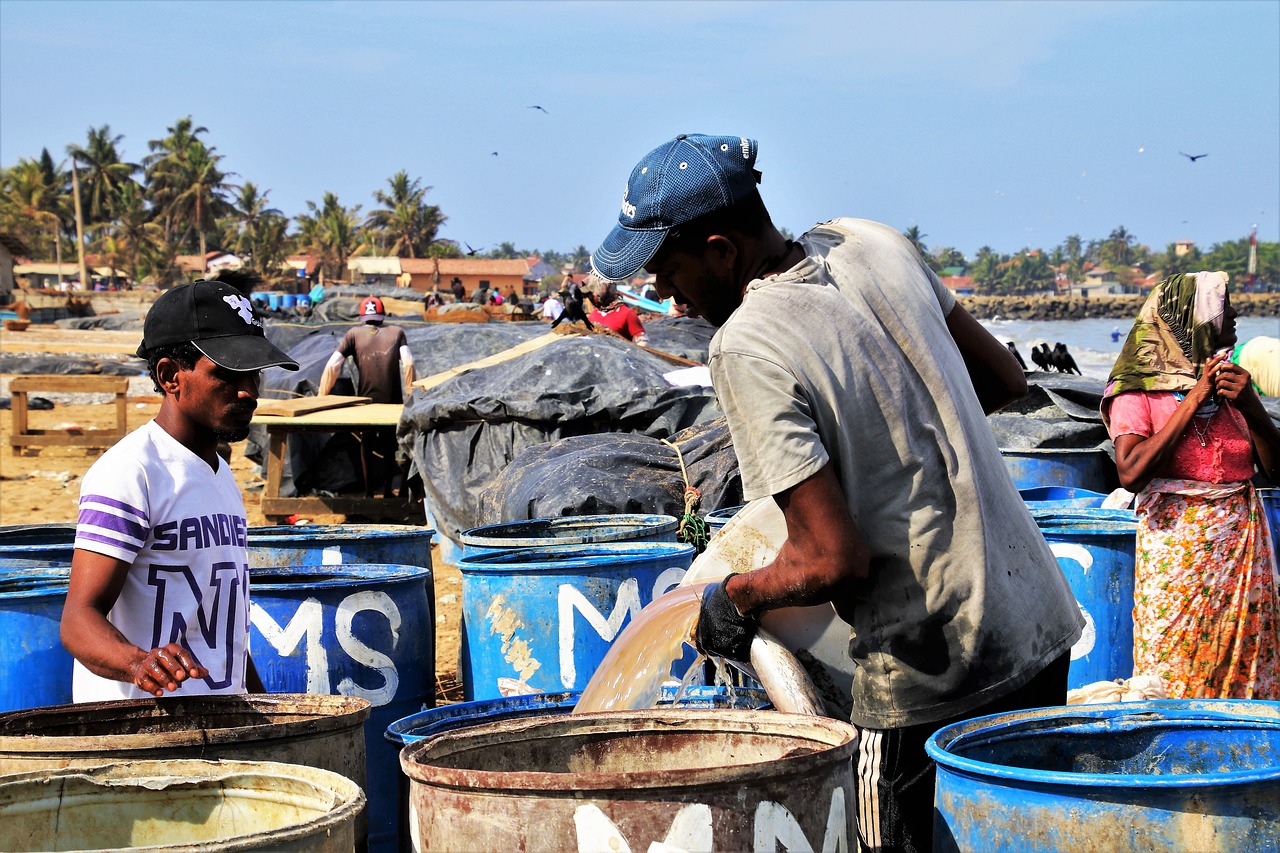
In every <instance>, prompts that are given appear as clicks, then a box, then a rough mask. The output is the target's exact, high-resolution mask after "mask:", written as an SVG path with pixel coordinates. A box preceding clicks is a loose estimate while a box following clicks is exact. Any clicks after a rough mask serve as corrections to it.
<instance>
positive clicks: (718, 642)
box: [694, 578, 760, 661]
mask: <svg viewBox="0 0 1280 853" xmlns="http://www.w3.org/2000/svg"><path fill="white" fill-rule="evenodd" d="M726 581H727V578H726V580H723V581H718V582H716V583H713V584H710V585H708V586H707V588H706V589H705V590H703V592H702V608H701V610H699V612H698V627H697V630H696V631H695V632H694V641H695V643H696V644H697V646H698V651H700V652H702V653H703V654H708V655H719V656H720V657H723V658H728V659H729V660H737V661H747V660H750V659H751V639H752V638H753V637H754V636H755V635H756V628H757V627H759V624H760V623H759V620H757V619H756V618H755V617H754V616H743V615H742V614H741V613H739V612H738V608H737V607H736V606H734V603H733V602H732V601H730V600H729V593H728V592H726V591H725V588H724V585H725V582H726Z"/></svg>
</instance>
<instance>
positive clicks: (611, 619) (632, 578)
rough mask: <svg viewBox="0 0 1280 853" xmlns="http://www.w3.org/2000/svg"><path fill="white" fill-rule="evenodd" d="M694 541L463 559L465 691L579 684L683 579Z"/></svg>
mask: <svg viewBox="0 0 1280 853" xmlns="http://www.w3.org/2000/svg"><path fill="white" fill-rule="evenodd" d="M693 555H694V548H693V546H692V545H680V544H677V543H674V542H634V543H632V542H617V543H610V542H604V543H600V544H596V545H566V546H563V547H559V548H525V549H522V550H519V551H506V552H499V553H493V554H481V555H479V556H476V557H473V558H470V559H464V560H461V561H459V563H458V569H459V571H460V572H461V573H462V634H461V651H460V657H461V661H460V664H461V666H460V669H461V675H462V685H463V696H464V698H466V699H497V698H500V697H502V696H503V695H513V694H515V695H518V694H526V693H539V692H543V693H556V692H559V691H562V690H582V689H583V688H584V687H586V685H587V681H588V680H589V679H590V678H591V674H592V673H593V672H595V669H596V667H597V666H599V664H600V661H601V659H603V658H604V655H605V653H606V652H607V651H608V650H609V646H610V645H611V644H612V643H613V640H614V638H615V637H617V636H618V633H619V632H620V631H621V630H622V629H623V628H624V627H625V626H626V625H627V624H628V623H630V621H631V620H632V619H633V618H634V617H635V615H636V614H637V613H639V612H640V609H641V608H642V607H644V606H645V605H647V604H648V603H649V602H651V601H653V600H654V599H655V598H657V597H658V596H660V595H662V594H663V593H664V592H666V591H667V590H669V589H671V588H672V587H674V586H676V585H677V584H679V583H680V580H681V579H682V578H683V577H684V573H685V571H686V570H687V569H688V568H689V564H690V563H691V562H692V561H693Z"/></svg>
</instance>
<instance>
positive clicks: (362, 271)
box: [347, 257, 401, 287]
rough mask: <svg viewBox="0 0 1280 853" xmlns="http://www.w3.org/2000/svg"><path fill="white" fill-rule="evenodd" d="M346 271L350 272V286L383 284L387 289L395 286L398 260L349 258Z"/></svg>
mask: <svg viewBox="0 0 1280 853" xmlns="http://www.w3.org/2000/svg"><path fill="white" fill-rule="evenodd" d="M347 269H348V270H350V271H351V276H350V278H351V283H352V284H370V285H373V284H384V285H387V286H388V287H390V286H394V285H395V284H396V279H398V278H399V277H400V274H401V266H400V259H399V258H389V257H379V258H351V259H349V260H348V261H347Z"/></svg>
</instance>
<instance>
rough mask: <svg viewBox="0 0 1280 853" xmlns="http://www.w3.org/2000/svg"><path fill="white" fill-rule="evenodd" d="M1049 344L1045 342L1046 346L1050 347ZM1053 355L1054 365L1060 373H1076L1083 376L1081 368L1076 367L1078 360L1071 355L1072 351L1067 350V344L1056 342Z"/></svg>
mask: <svg viewBox="0 0 1280 853" xmlns="http://www.w3.org/2000/svg"><path fill="white" fill-rule="evenodd" d="M1048 346H1049V345H1048V344H1045V347H1046V348H1048ZM1052 357H1053V366H1054V367H1056V368H1057V369H1058V372H1059V373H1075V374H1079V375H1081V376H1083V375H1084V374H1082V373H1080V368H1079V367H1076V360H1075V359H1074V358H1072V357H1071V353H1069V352H1067V345H1066V344H1064V343H1057V344H1054V347H1053V353H1052Z"/></svg>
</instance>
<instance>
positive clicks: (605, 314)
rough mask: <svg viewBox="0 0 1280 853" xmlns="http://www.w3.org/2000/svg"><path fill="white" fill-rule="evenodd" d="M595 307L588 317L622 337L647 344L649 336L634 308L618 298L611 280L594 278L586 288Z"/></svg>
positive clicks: (640, 343)
mask: <svg viewBox="0 0 1280 853" xmlns="http://www.w3.org/2000/svg"><path fill="white" fill-rule="evenodd" d="M587 292H588V293H589V294H590V295H591V301H592V303H593V304H594V305H595V308H593V309H592V310H591V315H590V317H589V318H588V319H590V320H591V322H592V323H599V324H600V325H602V326H605V327H606V328H609V329H612V330H613V331H615V332H617V333H618V334H619V335H621V336H622V337H624V338H626V339H627V340H629V341H631V342H632V343H634V344H637V345H639V346H642V347H647V346H648V345H649V336H648V335H646V334H645V331H644V326H643V325H642V324H641V323H640V317H639V316H637V315H636V312H635V309H634V308H632V307H631V306H630V305H627V304H626V303H625V302H623V301H622V300H621V299H619V298H618V291H617V289H616V288H615V287H614V285H613V282H610V281H604V280H602V279H596V280H595V281H593V282H591V284H590V285H589V286H588V288H587Z"/></svg>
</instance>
